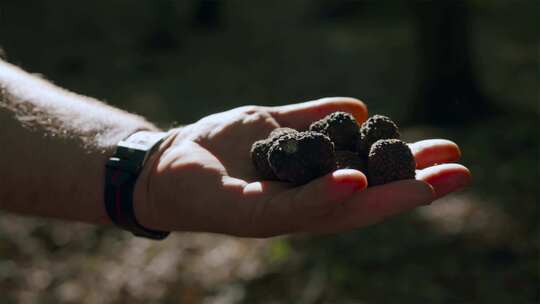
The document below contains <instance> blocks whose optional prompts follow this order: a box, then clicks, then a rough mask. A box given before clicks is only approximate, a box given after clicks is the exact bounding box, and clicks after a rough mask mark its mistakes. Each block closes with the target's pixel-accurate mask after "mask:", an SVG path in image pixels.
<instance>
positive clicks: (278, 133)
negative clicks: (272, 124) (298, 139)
mask: <svg viewBox="0 0 540 304" xmlns="http://www.w3.org/2000/svg"><path fill="white" fill-rule="evenodd" d="M289 133H298V131H296V130H295V129H291V128H276V129H274V130H272V132H270V135H268V138H269V139H272V140H273V139H275V138H278V137H280V136H282V135H285V134H289Z"/></svg>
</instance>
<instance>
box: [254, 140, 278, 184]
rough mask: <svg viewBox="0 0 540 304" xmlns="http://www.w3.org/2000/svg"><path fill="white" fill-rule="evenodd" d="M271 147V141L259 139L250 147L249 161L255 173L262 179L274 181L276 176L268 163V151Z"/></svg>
mask: <svg viewBox="0 0 540 304" xmlns="http://www.w3.org/2000/svg"><path fill="white" fill-rule="evenodd" d="M271 146H272V140H270V139H261V140H258V141H256V142H254V143H253V145H252V146H251V161H252V162H253V165H254V166H255V170H257V173H259V175H260V176H261V177H262V178H264V179H276V175H275V174H274V172H273V171H272V168H270V164H269V163H268V150H270V147H271Z"/></svg>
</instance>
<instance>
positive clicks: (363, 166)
mask: <svg viewBox="0 0 540 304" xmlns="http://www.w3.org/2000/svg"><path fill="white" fill-rule="evenodd" d="M336 169H355V170H359V171H362V172H364V173H367V163H366V161H365V159H364V158H362V157H361V156H360V155H358V154H357V153H355V152H351V151H336Z"/></svg>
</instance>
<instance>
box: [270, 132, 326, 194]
mask: <svg viewBox="0 0 540 304" xmlns="http://www.w3.org/2000/svg"><path fill="white" fill-rule="evenodd" d="M268 162H269V163H270V167H271V168H272V170H273V171H274V174H275V175H276V176H277V177H278V178H279V179H280V180H284V181H289V182H292V183H294V184H297V185H300V184H305V183H307V182H309V181H310V180H312V179H314V178H317V177H319V176H322V175H324V174H326V173H328V172H330V171H332V169H334V164H335V160H334V144H333V143H332V142H331V141H330V138H328V137H327V136H326V135H323V134H321V133H317V132H311V131H307V132H298V133H289V134H285V135H282V136H280V137H279V138H278V139H277V140H275V141H274V143H273V144H272V147H270V150H269V151H268Z"/></svg>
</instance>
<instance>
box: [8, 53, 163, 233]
mask: <svg viewBox="0 0 540 304" xmlns="http://www.w3.org/2000/svg"><path fill="white" fill-rule="evenodd" d="M143 129H148V130H153V129H156V127H155V126H153V125H152V124H150V123H149V122H147V121H145V120H144V119H143V118H141V117H139V116H136V115H133V114H130V113H127V112H124V111H121V110H118V109H116V108H113V107H111V106H108V105H106V104H104V103H102V102H99V101H97V100H95V99H91V98H88V97H85V96H81V95H77V94H74V93H71V92H68V91H66V90H63V89H61V88H59V87H56V86H54V85H53V84H51V83H49V82H47V81H45V80H43V79H41V78H39V77H36V76H34V75H31V74H29V73H26V72H24V71H23V70H21V69H19V68H17V67H15V66H13V65H11V64H9V63H6V62H3V61H1V60H0V155H1V157H0V209H4V210H7V211H12V212H17V213H23V214H30V215H40V216H47V217H57V218H63V219H71V220H80V221H85V222H93V223H107V222H109V219H108V217H107V214H106V212H105V208H104V207H103V176H104V165H105V162H106V159H107V157H108V156H110V155H111V154H112V153H113V152H114V147H115V145H116V143H118V141H120V140H121V139H123V138H125V137H127V136H128V135H129V134H131V133H133V132H135V131H137V130H143Z"/></svg>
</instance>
